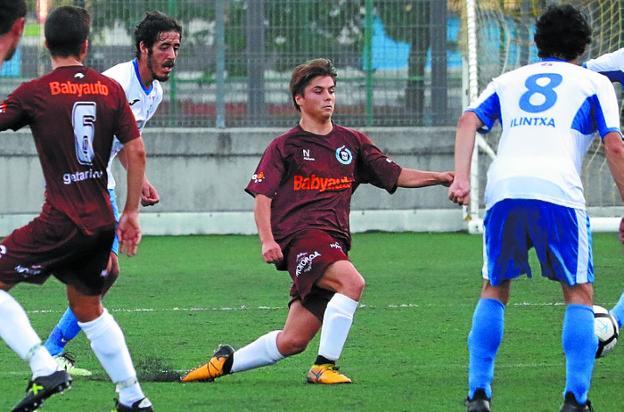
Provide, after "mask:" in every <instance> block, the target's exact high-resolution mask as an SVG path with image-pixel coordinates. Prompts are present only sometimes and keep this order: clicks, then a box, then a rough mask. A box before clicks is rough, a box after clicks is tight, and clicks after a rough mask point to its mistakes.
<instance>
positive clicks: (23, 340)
mask: <svg viewBox="0 0 624 412" xmlns="http://www.w3.org/2000/svg"><path fill="white" fill-rule="evenodd" d="M0 319H1V320H0V337H1V338H2V340H4V341H5V342H6V344H7V345H8V346H9V347H10V348H11V349H13V351H14V352H15V353H17V355H18V356H19V357H20V358H22V359H23V360H25V361H27V362H28V363H29V365H30V369H31V370H32V373H33V378H36V377H38V376H46V375H49V374H51V373H53V372H55V371H56V370H57V369H58V365H57V364H56V362H55V361H54V358H52V356H51V355H50V353H49V352H48V351H47V349H46V348H44V347H43V346H41V339H39V336H37V333H36V332H35V331H34V329H33V328H32V326H31V325H30V321H29V320H28V316H26V312H24V309H23V308H22V306H21V305H20V304H19V303H18V302H17V301H16V300H15V299H13V297H12V296H11V295H9V294H8V293H6V292H5V291H4V290H1V289H0Z"/></svg>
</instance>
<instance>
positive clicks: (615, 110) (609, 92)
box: [592, 77, 621, 138]
mask: <svg viewBox="0 0 624 412" xmlns="http://www.w3.org/2000/svg"><path fill="white" fill-rule="evenodd" d="M599 80H600V81H599V83H598V87H597V91H596V94H595V96H594V97H593V99H592V103H593V106H594V107H593V108H592V109H593V113H594V120H595V124H596V129H597V130H598V133H599V134H600V137H601V138H604V137H605V136H606V135H607V133H610V132H617V133H621V130H620V111H619V107H618V102H617V97H616V95H615V90H614V89H613V87H612V86H611V83H610V82H609V81H608V80H607V79H606V78H604V77H601V78H600V79H599Z"/></svg>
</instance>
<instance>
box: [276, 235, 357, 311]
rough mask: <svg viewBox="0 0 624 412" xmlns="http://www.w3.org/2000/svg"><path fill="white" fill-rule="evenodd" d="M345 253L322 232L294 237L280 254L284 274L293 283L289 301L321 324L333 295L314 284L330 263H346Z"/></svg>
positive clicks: (342, 245) (329, 236)
mask: <svg viewBox="0 0 624 412" xmlns="http://www.w3.org/2000/svg"><path fill="white" fill-rule="evenodd" d="M345 250H346V248H345V245H344V243H343V242H341V241H339V240H337V239H336V238H334V237H332V236H331V235H330V234H329V233H327V232H324V231H322V230H305V231H302V232H300V233H298V234H296V235H295V236H294V238H293V239H291V241H290V242H289V244H288V246H287V248H286V250H285V252H284V255H285V259H286V262H287V264H288V266H287V268H288V273H289V274H290V277H291V279H292V280H293V285H292V288H291V289H290V296H291V298H292V299H291V301H290V302H291V303H292V302H293V301H295V300H300V301H301V304H302V305H303V307H305V308H306V309H308V310H309V311H310V312H312V314H314V315H315V316H316V317H317V318H319V320H321V321H322V320H323V314H324V313H325V308H326V307H327V303H328V302H329V300H330V299H331V298H332V296H333V295H334V292H333V291H330V290H327V289H322V288H319V287H318V286H316V281H317V280H319V278H320V277H321V276H323V274H324V273H325V270H327V267H328V266H329V265H331V264H332V263H334V262H338V261H339V260H349V258H348V256H347V253H346V252H345Z"/></svg>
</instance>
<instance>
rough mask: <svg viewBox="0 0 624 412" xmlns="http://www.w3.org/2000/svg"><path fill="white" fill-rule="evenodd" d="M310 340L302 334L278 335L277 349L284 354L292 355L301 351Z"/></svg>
mask: <svg viewBox="0 0 624 412" xmlns="http://www.w3.org/2000/svg"><path fill="white" fill-rule="evenodd" d="M309 342H310V341H309V340H308V339H306V338H305V337H302V336H293V335H284V334H281V335H280V339H279V340H278V345H277V349H278V350H279V352H280V353H281V354H282V355H284V356H292V355H296V354H298V353H301V352H303V351H304V350H306V348H307V347H308V343H309Z"/></svg>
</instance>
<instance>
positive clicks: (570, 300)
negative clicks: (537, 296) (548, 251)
mask: <svg viewBox="0 0 624 412" xmlns="http://www.w3.org/2000/svg"><path fill="white" fill-rule="evenodd" d="M561 288H562V289H563V296H564V299H565V302H566V304H567V306H566V311H565V315H564V318H563V330H562V333H561V342H562V346H563V351H564V353H565V357H566V385H565V389H564V391H563V393H564V405H565V404H570V405H572V406H574V407H579V409H573V410H585V409H580V408H582V407H583V406H585V405H589V404H590V402H589V400H588V393H589V388H590V386H591V378H592V372H593V368H594V362H595V356H596V349H597V347H598V338H597V337H596V335H595V333H594V312H593V309H592V301H593V298H592V296H593V287H592V285H591V283H583V284H577V285H575V286H572V287H570V286H568V285H566V284H565V283H563V282H562V283H561ZM571 395H573V397H572V396H571ZM587 407H588V408H589V406H587ZM587 410H589V409H587Z"/></svg>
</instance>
